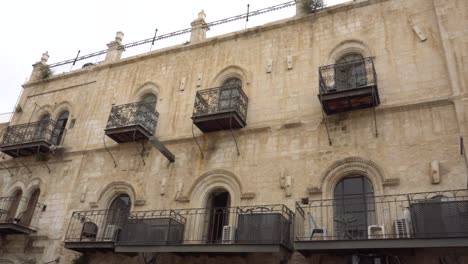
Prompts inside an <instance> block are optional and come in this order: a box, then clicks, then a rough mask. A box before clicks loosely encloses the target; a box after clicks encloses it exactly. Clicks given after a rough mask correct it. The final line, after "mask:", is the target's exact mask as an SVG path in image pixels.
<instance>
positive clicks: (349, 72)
mask: <svg viewBox="0 0 468 264" xmlns="http://www.w3.org/2000/svg"><path fill="white" fill-rule="evenodd" d="M376 85H377V74H376V72H375V68H374V62H373V58H364V59H361V60H354V61H351V62H345V63H339V64H332V65H328V66H322V67H320V68H319V87H320V88H319V89H320V90H319V92H320V94H326V93H333V92H340V91H346V90H352V89H357V88H363V87H368V86H376Z"/></svg>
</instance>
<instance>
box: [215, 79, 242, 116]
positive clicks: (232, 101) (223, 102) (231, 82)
mask: <svg viewBox="0 0 468 264" xmlns="http://www.w3.org/2000/svg"><path fill="white" fill-rule="evenodd" d="M241 88H242V81H241V80H240V79H239V78H236V77H232V78H229V79H227V80H225V81H224V82H223V85H222V88H221V89H220V90H219V103H218V107H219V111H223V110H230V109H232V108H234V107H236V105H237V104H238V101H239V89H241Z"/></svg>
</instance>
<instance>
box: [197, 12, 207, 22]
mask: <svg viewBox="0 0 468 264" xmlns="http://www.w3.org/2000/svg"><path fill="white" fill-rule="evenodd" d="M205 18H206V14H205V10H202V11H200V13H198V19H203V20H204V19H205Z"/></svg>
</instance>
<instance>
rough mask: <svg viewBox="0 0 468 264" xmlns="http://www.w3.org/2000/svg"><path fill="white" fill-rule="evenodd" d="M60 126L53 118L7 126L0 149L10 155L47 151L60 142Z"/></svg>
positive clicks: (28, 154)
mask: <svg viewBox="0 0 468 264" xmlns="http://www.w3.org/2000/svg"><path fill="white" fill-rule="evenodd" d="M61 132H62V128H59V127H58V126H57V123H56V122H55V121H54V120H43V121H39V122H35V123H27V124H21V125H14V126H9V127H7V128H6V130H5V133H4V135H3V140H2V143H1V144H0V151H1V152H3V153H5V154H7V155H9V156H11V157H23V156H31V155H35V154H38V153H48V152H50V148H51V147H52V146H54V145H59V144H60V142H59V141H60V137H61Z"/></svg>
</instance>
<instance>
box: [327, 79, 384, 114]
mask: <svg viewBox="0 0 468 264" xmlns="http://www.w3.org/2000/svg"><path fill="white" fill-rule="evenodd" d="M373 96H375V99H374V98H373ZM318 98H319V100H320V99H321V101H322V107H323V110H324V112H325V113H326V114H327V115H333V114H338V113H342V112H348V111H353V110H358V109H364V108H369V107H373V106H374V105H375V106H377V105H379V104H380V99H379V93H378V90H377V86H366V87H362V88H356V89H350V90H344V91H334V92H328V93H324V94H319V95H318Z"/></svg>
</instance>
